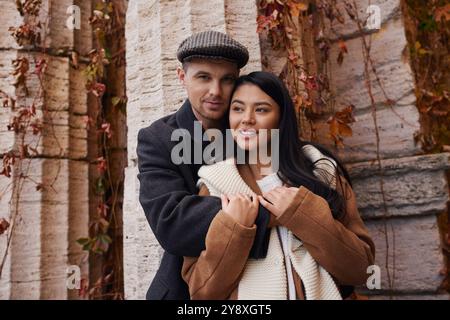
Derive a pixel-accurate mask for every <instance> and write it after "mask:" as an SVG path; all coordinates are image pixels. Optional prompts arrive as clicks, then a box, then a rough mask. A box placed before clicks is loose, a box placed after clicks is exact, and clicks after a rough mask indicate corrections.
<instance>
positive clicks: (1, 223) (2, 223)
mask: <svg viewBox="0 0 450 320" xmlns="http://www.w3.org/2000/svg"><path fill="white" fill-rule="evenodd" d="M8 227H9V222H8V221H7V220H6V219H5V218H0V235H1V234H3V233H4V232H5V231H6V230H8Z"/></svg>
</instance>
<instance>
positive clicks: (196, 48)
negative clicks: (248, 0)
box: [137, 31, 270, 300]
mask: <svg viewBox="0 0 450 320" xmlns="http://www.w3.org/2000/svg"><path fill="white" fill-rule="evenodd" d="M177 58H178V60H179V61H180V62H181V63H182V68H178V70H177V72H178V77H179V79H180V81H181V83H182V85H183V87H184V88H185V89H186V93H187V96H188V99H187V100H186V101H185V102H184V104H183V105H182V106H181V108H180V109H179V110H178V111H177V112H176V113H174V114H172V115H169V116H166V117H164V118H162V119H159V120H157V121H155V122H154V123H153V124H152V125H150V126H149V127H147V128H144V129H141V130H140V131H139V135H138V145H137V154H138V166H139V174H138V178H139V181H140V196H139V200H140V203H141V205H142V207H143V209H144V212H145V215H146V217H147V220H148V222H149V224H150V227H151V228H152V230H153V233H154V234H155V236H156V238H157V240H158V242H159V243H160V245H161V246H162V248H163V249H164V251H165V252H164V255H163V258H162V261H161V265H160V267H159V270H158V271H157V273H156V275H155V278H154V279H153V281H152V284H151V286H150V288H149V290H148V292H147V299H158V300H159V299H189V290H188V287H187V285H186V283H185V282H184V281H183V279H182V278H181V267H182V263H183V256H192V257H197V256H199V255H200V253H201V251H202V250H204V249H205V238H206V234H207V232H208V228H209V225H210V223H211V221H212V219H213V218H214V216H215V215H216V213H217V212H219V210H220V209H221V201H220V199H219V198H217V197H209V196H199V195H198V192H199V190H198V189H197V187H196V182H197V180H198V175H197V172H198V169H199V168H200V167H201V165H202V164H204V159H203V156H202V155H200V157H201V159H202V160H201V163H195V161H188V162H190V163H182V164H181V165H177V164H175V163H174V162H173V161H172V159H171V152H172V148H173V147H174V146H176V145H177V144H178V141H171V136H172V133H173V132H174V130H176V129H185V130H187V132H189V134H190V137H191V138H192V140H191V145H192V146H194V147H193V148H192V150H193V151H195V150H201V151H202V154H203V150H204V148H206V147H207V146H208V143H209V142H204V141H202V139H201V138H200V139H196V137H195V135H194V122H195V121H200V122H201V124H202V130H203V131H205V130H207V129H212V128H214V129H219V130H222V132H224V125H225V123H226V121H228V120H227V119H225V117H224V115H225V114H226V111H227V109H228V105H229V101H230V98H231V92H232V89H233V86H234V82H235V80H236V78H237V77H238V76H239V69H240V68H242V67H243V66H244V65H245V64H246V63H247V61H248V51H247V49H246V48H245V47H244V46H243V45H241V44H240V43H238V42H237V41H235V40H233V39H232V38H230V37H229V36H227V35H226V34H223V33H220V32H215V31H206V32H201V33H198V34H194V35H193V36H191V37H189V38H187V39H185V40H184V41H183V42H182V43H181V44H180V46H179V48H178V52H177ZM202 134H203V132H202ZM195 146H197V147H200V149H198V148H197V149H196V148H195ZM198 156H199V155H197V158H198ZM194 157H195V155H193V157H192V158H194ZM219 160H221V159H219ZM269 219H270V213H269V212H268V211H267V210H266V209H264V208H263V207H262V206H260V208H259V213H258V218H257V221H256V225H257V230H258V232H257V236H256V239H255V242H254V245H253V248H252V251H251V253H250V257H252V258H263V257H264V256H265V255H266V251H267V244H268V233H267V227H268V223H269Z"/></svg>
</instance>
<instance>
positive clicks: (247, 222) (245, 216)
mask: <svg viewBox="0 0 450 320" xmlns="http://www.w3.org/2000/svg"><path fill="white" fill-rule="evenodd" d="M221 199H222V211H223V212H225V213H226V214H228V215H230V216H231V217H232V218H233V219H234V221H236V222H237V223H239V224H242V225H244V226H246V227H251V226H253V224H254V223H255V220H256V217H257V215H258V205H259V202H258V197H257V195H256V194H253V195H252V198H250V196H248V195H244V194H237V195H222V196H221Z"/></svg>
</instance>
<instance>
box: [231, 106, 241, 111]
mask: <svg viewBox="0 0 450 320" xmlns="http://www.w3.org/2000/svg"><path fill="white" fill-rule="evenodd" d="M231 110H233V111H236V112H240V111H242V108H241V107H237V106H234V107H232V108H231Z"/></svg>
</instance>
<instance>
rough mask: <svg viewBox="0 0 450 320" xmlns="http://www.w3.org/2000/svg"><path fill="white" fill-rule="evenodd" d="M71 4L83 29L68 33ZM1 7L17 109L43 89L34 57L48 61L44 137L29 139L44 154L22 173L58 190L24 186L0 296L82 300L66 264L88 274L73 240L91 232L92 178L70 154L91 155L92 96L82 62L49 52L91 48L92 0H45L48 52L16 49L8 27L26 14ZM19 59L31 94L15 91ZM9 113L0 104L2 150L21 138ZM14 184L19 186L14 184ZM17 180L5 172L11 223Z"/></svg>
mask: <svg viewBox="0 0 450 320" xmlns="http://www.w3.org/2000/svg"><path fill="white" fill-rule="evenodd" d="M74 3H75V4H78V5H80V8H81V10H82V12H81V21H82V25H81V29H80V30H69V29H68V28H67V26H66V20H67V17H68V14H67V13H66V10H67V7H68V6H69V5H71V4H74ZM1 7H2V14H4V15H5V18H6V20H5V21H3V20H2V23H3V24H2V27H1V29H2V31H1V32H0V50H1V54H0V88H1V89H2V90H4V91H6V92H7V93H8V94H10V95H12V96H13V97H15V98H16V99H17V104H16V105H17V106H18V107H19V106H30V105H31V104H32V103H33V100H34V99H35V97H36V96H37V93H38V92H39V82H38V81H37V77H36V75H33V74H32V72H33V71H34V61H35V59H36V60H39V59H41V58H43V59H45V60H46V62H47V69H46V72H45V74H44V75H43V79H44V80H43V87H44V89H45V90H46V95H45V96H44V99H43V103H44V104H45V112H43V108H42V107H43V106H42V105H41V104H37V105H36V108H37V118H41V119H42V124H43V131H42V136H41V138H40V139H39V141H37V140H36V138H37V137H36V136H32V135H28V136H27V138H26V143H29V144H30V146H33V147H36V145H35V144H36V143H37V142H39V143H38V144H37V149H38V151H39V153H40V155H39V156H40V157H42V156H44V158H39V157H38V158H36V159H34V160H32V161H31V165H30V167H29V168H28V169H27V166H25V167H23V174H27V175H28V177H29V178H30V179H32V180H33V181H35V182H36V183H41V182H42V183H44V185H47V186H48V185H49V184H53V188H47V189H44V190H42V191H40V192H39V191H37V190H36V184H35V183H34V182H33V183H32V181H31V180H26V182H25V183H24V185H23V187H22V188H21V192H20V194H21V197H20V201H19V207H18V209H19V210H18V212H19V214H20V217H19V219H18V220H17V224H16V229H15V232H14V236H13V238H12V243H11V248H10V252H9V255H8V257H7V260H6V265H5V269H4V274H3V275H2V279H1V280H0V298H1V299H9V298H12V299H66V298H68V297H69V298H73V299H77V298H78V292H77V291H76V290H75V292H74V291H68V290H67V286H66V279H67V273H66V272H67V271H66V269H67V266H68V265H73V264H76V265H79V266H80V267H81V270H82V274H83V275H84V276H85V275H86V274H87V273H88V270H87V259H86V258H87V257H86V253H85V252H83V251H82V250H81V247H80V246H79V245H78V244H77V243H76V242H75V241H76V239H78V238H80V237H86V236H87V230H88V217H89V210H88V203H89V195H88V191H89V190H88V187H89V184H88V182H89V176H88V162H87V161H72V160H69V159H85V158H86V156H87V133H86V125H85V122H84V120H85V119H84V116H85V115H86V114H87V98H86V93H85V88H84V85H85V84H84V77H83V75H82V69H83V65H82V64H81V66H80V69H78V70H75V69H73V68H71V67H70V64H69V60H68V58H66V57H62V56H60V57H57V56H54V55H52V54H54V53H60V49H64V50H69V51H70V50H72V49H76V50H78V51H79V52H80V53H87V52H88V51H89V50H90V48H91V46H92V38H91V37H92V35H91V28H90V27H89V26H88V23H87V21H88V18H89V16H90V8H91V5H90V1H83V2H74V1H70V0H63V1H50V0H47V1H43V5H42V9H41V13H40V18H41V21H47V22H48V27H49V29H47V32H48V34H47V36H46V37H43V38H45V40H46V41H45V45H46V46H47V48H48V50H47V52H48V54H46V55H42V53H36V52H32V51H31V52H23V51H18V50H17V49H18V46H17V45H16V44H15V42H14V41H13V39H12V38H11V37H10V35H9V32H7V31H6V30H4V28H6V29H7V28H8V27H9V26H18V25H20V23H21V18H20V16H19V15H18V13H17V10H16V8H15V2H14V1H13V0H8V1H6V0H2V1H1ZM3 10H6V11H3ZM47 18H48V19H47ZM17 57H26V58H28V59H29V61H30V76H29V78H28V79H27V87H28V89H29V95H28V96H25V94H24V91H23V90H15V88H14V87H12V86H11V82H12V77H11V76H10V75H9V72H10V71H11V69H12V67H11V60H13V59H15V58H17ZM11 116H12V113H11V112H10V111H9V110H8V109H4V108H0V126H1V127H0V155H1V154H2V153H4V152H6V151H8V150H10V149H11V148H13V147H14V145H15V144H17V143H18V139H17V137H15V136H14V135H13V134H12V133H11V132H7V131H6V125H7V124H8V123H9V121H10V118H11ZM50 123H52V125H50ZM16 147H17V145H16ZM58 157H62V158H63V159H57V158H58ZM27 163H28V160H25V161H24V164H27ZM15 177H17V173H16V175H15ZM55 178H57V179H56V180H54V179H55ZM12 181H14V184H10V183H11V182H12ZM17 182H18V180H17V179H6V178H4V177H3V176H1V177H0V205H1V207H2V208H8V210H6V211H2V213H1V214H2V217H3V216H4V217H5V218H7V219H8V220H11V216H10V214H11V213H12V212H15V211H14V210H13V209H14V207H9V205H10V204H9V201H10V199H11V187H12V186H15V187H17ZM8 187H10V188H9V189H7V190H6V193H5V194H3V191H4V190H5V188H8ZM1 195H3V196H1ZM14 203H15V202H14V201H13V202H12V204H14ZM4 248H5V237H0V253H1V254H2V257H3V252H4Z"/></svg>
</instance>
